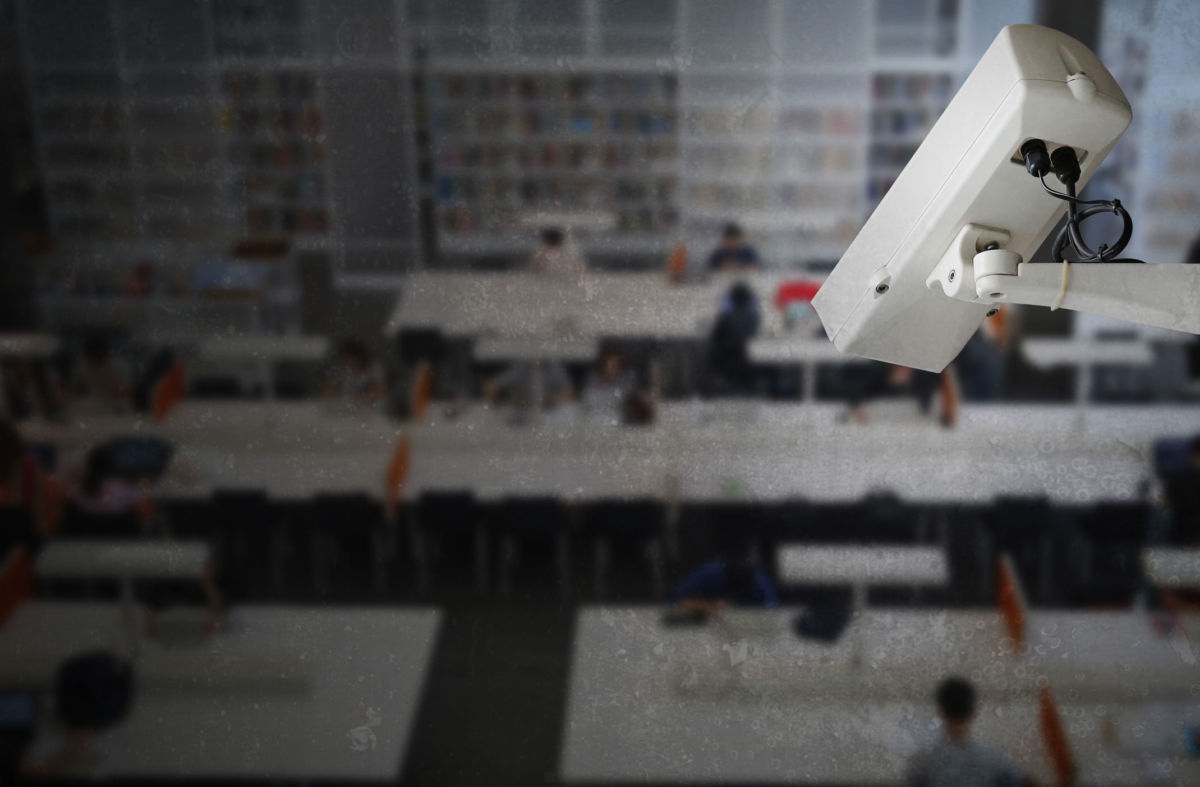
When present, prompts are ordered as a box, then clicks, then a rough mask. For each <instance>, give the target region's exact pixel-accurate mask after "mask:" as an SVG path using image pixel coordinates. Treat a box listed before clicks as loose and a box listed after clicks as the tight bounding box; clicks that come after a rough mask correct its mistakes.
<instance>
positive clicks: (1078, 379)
mask: <svg viewBox="0 0 1200 787" xmlns="http://www.w3.org/2000/svg"><path fill="white" fill-rule="evenodd" d="M1091 387H1092V365H1091V364H1090V363H1081V364H1079V367H1078V370H1077V371H1076V373H1075V419H1076V421H1077V423H1078V426H1079V428H1080V429H1082V428H1083V427H1084V425H1085V422H1086V420H1087V400H1088V391H1089V390H1090V389H1091Z"/></svg>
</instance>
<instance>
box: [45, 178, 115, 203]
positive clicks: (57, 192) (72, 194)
mask: <svg viewBox="0 0 1200 787" xmlns="http://www.w3.org/2000/svg"><path fill="white" fill-rule="evenodd" d="M47 190H48V191H49V196H50V199H51V200H53V201H54V203H55V204H56V205H58V206H60V207H65V206H94V207H103V208H105V209H110V210H120V209H131V208H132V207H133V203H134V194H133V186H132V184H131V183H130V182H129V181H127V180H122V181H114V180H102V179H98V178H77V179H71V180H58V181H53V182H51V183H50V184H49V186H48V189H47Z"/></svg>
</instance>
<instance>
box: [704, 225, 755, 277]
mask: <svg viewBox="0 0 1200 787" xmlns="http://www.w3.org/2000/svg"><path fill="white" fill-rule="evenodd" d="M761 264H762V263H761V261H760V260H759V258H758V252H757V251H755V249H754V247H753V246H751V245H750V244H749V243H747V242H746V236H745V234H744V233H743V232H742V228H741V227H739V226H738V225H736V224H726V225H725V231H724V232H722V233H721V245H720V246H718V247H717V248H716V249H714V250H713V253H712V255H711V256H709V258H708V267H709V268H710V269H711V270H714V271H738V270H743V271H744V270H757V269H758V268H759V267H760V266H761Z"/></svg>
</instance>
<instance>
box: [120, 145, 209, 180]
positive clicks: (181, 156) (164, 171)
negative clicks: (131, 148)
mask: <svg viewBox="0 0 1200 787" xmlns="http://www.w3.org/2000/svg"><path fill="white" fill-rule="evenodd" d="M137 161H138V164H139V165H140V166H142V167H144V168H145V169H146V170H148V171H150V172H153V173H156V174H157V175H160V176H164V177H175V178H194V177H211V176H215V175H216V174H217V173H218V172H219V171H220V169H221V166H222V159H221V157H220V156H219V155H218V153H217V148H216V145H215V144H214V143H213V142H181V141H169V142H160V143H155V144H148V145H141V146H139V147H138V149H137Z"/></svg>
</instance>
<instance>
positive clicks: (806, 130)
mask: <svg viewBox="0 0 1200 787" xmlns="http://www.w3.org/2000/svg"><path fill="white" fill-rule="evenodd" d="M862 115H863V112H862V109H859V108H851V107H798V106H785V107H773V106H770V105H767V104H756V105H751V106H739V105H729V106H705V107H690V108H689V109H688V110H687V113H686V118H687V127H688V131H689V132H690V133H691V134H693V135H696V136H737V135H740V134H762V135H766V134H774V133H781V134H806V135H808V134H828V135H833V136H836V135H851V134H856V133H858V132H859V131H860V130H861V129H862Z"/></svg>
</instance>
